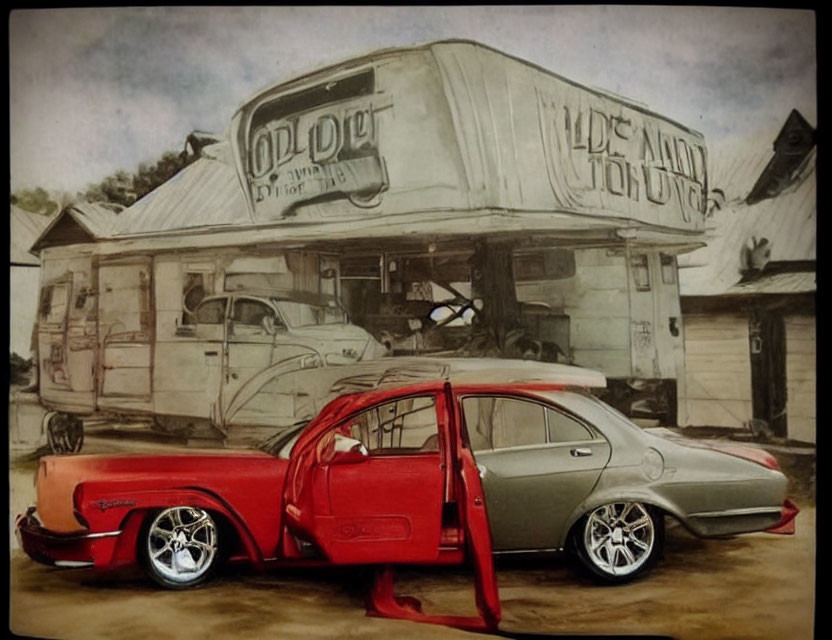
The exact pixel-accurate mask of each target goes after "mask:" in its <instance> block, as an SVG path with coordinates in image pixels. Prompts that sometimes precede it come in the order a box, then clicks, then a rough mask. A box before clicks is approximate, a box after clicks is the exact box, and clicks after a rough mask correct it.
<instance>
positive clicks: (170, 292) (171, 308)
mask: <svg viewBox="0 0 832 640" xmlns="http://www.w3.org/2000/svg"><path fill="white" fill-rule="evenodd" d="M153 263H154V265H153V267H154V280H153V284H154V302H155V304H156V340H157V342H164V341H167V340H171V339H173V338H174V337H175V335H176V321H177V319H179V318H180V317H181V316H182V264H181V259H180V258H179V257H178V256H157V257H156V258H154V260H153Z"/></svg>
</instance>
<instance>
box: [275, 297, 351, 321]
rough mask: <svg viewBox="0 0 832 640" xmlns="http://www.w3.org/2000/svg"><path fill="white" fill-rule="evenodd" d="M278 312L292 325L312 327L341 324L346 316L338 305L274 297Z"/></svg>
mask: <svg viewBox="0 0 832 640" xmlns="http://www.w3.org/2000/svg"><path fill="white" fill-rule="evenodd" d="M273 300H274V302H275V304H276V305H277V308H278V309H280V313H281V314H283V317H284V318H285V319H286V322H288V323H289V324H290V325H291V326H293V327H314V326H318V325H324V324H342V323H344V322H346V321H347V319H346V316H345V315H344V312H343V310H342V309H341V308H339V307H338V306H332V307H329V306H323V305H312V304H308V303H306V302H296V301H294V300H277V299H274V298H273Z"/></svg>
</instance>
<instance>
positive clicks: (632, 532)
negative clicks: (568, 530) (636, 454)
mask: <svg viewBox="0 0 832 640" xmlns="http://www.w3.org/2000/svg"><path fill="white" fill-rule="evenodd" d="M572 543H573V546H574V550H575V552H576V555H577V557H578V560H580V562H581V565H582V566H583V567H584V569H586V570H587V571H588V572H589V573H590V574H591V575H592V576H593V577H595V578H597V579H600V580H602V581H604V582H608V583H614V584H618V583H622V582H628V581H630V580H633V579H634V578H636V577H638V576H641V575H643V574H644V573H646V572H647V571H648V570H650V569H651V568H652V567H653V566H654V565H655V563H656V561H657V560H658V558H659V557H660V556H661V552H662V549H663V547H664V516H663V515H662V514H661V512H659V511H658V510H656V509H654V508H653V507H650V506H649V505H644V504H641V503H640V502H614V503H610V504H605V505H603V506H601V507H598V508H597V509H594V510H593V511H591V512H589V513H588V514H587V515H585V516H584V517H583V518H581V520H579V521H578V523H577V524H576V525H575V527H574V529H573V530H572Z"/></svg>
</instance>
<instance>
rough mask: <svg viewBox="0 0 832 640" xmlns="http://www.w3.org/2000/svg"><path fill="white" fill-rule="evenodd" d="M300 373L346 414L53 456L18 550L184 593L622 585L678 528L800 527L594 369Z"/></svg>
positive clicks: (736, 452) (779, 493)
mask: <svg viewBox="0 0 832 640" xmlns="http://www.w3.org/2000/svg"><path fill="white" fill-rule="evenodd" d="M304 373H306V375H308V379H309V380H312V379H314V380H316V381H318V384H319V385H322V386H321V390H320V393H319V395H320V396H321V397H322V398H324V397H334V399H331V400H329V402H328V403H327V404H326V405H325V406H324V407H323V408H322V409H321V410H320V411H319V412H318V413H317V415H316V416H315V417H314V418H313V419H312V420H311V421H308V422H307V421H304V422H302V423H301V424H298V425H297V426H295V427H294V428H290V429H288V430H285V431H284V432H282V433H281V434H277V435H275V436H274V437H272V438H270V439H269V440H268V441H267V442H265V443H264V444H263V445H262V449H261V450H260V451H213V452H193V453H183V454H179V455H120V456H103V455H75V456H64V457H47V458H44V459H42V460H41V462H40V467H39V470H38V476H37V493H38V498H37V508H36V509H35V507H32V508H30V510H29V512H28V513H27V514H26V515H25V516H22V517H21V518H20V519H19V520H18V524H17V529H18V531H19V534H20V536H21V540H22V546H23V548H24V549H25V551H26V552H27V553H28V554H29V555H30V556H31V557H32V558H33V559H35V560H38V561H40V562H45V563H47V564H53V565H57V566H73V567H78V566H92V567H95V568H97V569H114V568H117V567H123V566H127V565H133V564H136V563H139V564H141V565H142V566H143V567H144V568H145V569H146V571H147V573H148V574H149V576H150V577H151V578H153V579H154V580H155V581H156V582H158V583H159V584H161V585H163V586H165V587H171V588H184V587H190V586H194V585H197V584H199V583H201V582H203V581H204V580H206V579H207V578H208V577H209V576H210V575H211V574H212V572H213V571H214V570H215V569H216V567H217V566H218V565H219V564H220V563H221V562H225V561H232V562H233V561H241V562H251V563H253V564H254V565H256V566H258V567H267V566H270V565H272V566H280V565H289V564H293V565H298V564H300V565H302V564H320V563H322V562H323V563H329V564H334V565H341V564H388V563H389V564H400V563H418V564H459V563H461V562H463V561H464V559H465V558H466V556H467V554H470V553H472V548H473V549H474V550H475V552H476V553H479V554H480V557H485V556H483V554H485V555H486V556H487V557H488V558H490V557H491V553H492V552H494V553H511V552H527V551H544V550H563V549H569V550H572V551H573V552H574V553H575V554H576V555H577V557H578V558H579V559H580V561H581V563H582V564H583V566H584V567H585V569H586V570H588V571H589V572H591V573H592V574H593V575H594V576H596V577H598V578H600V579H602V580H604V581H608V582H623V581H626V580H630V579H632V578H634V577H636V576H639V575H641V574H643V573H644V572H646V571H647V570H648V569H649V568H650V567H651V566H652V565H654V563H655V562H656V560H657V559H658V558H659V556H660V554H661V551H662V545H663V540H664V520H665V518H666V517H670V518H674V519H676V520H678V521H679V522H681V523H682V524H683V525H684V526H685V527H686V528H687V529H689V530H690V531H691V532H693V533H694V534H696V535H698V536H705V537H707V536H724V535H733V534H738V533H744V532H750V531H763V530H769V531H773V532H780V533H784V532H793V530H794V523H793V520H794V517H795V514H796V513H797V509H796V508H795V507H794V505H792V504H791V502H789V501H788V500H787V499H786V488H787V480H786V477H785V476H784V475H783V474H782V473H781V472H780V471H779V470H778V465H777V461H776V460H775V459H774V458H773V457H772V456H771V455H769V454H767V453H765V452H763V451H761V450H759V449H754V448H743V447H739V446H734V445H730V446H722V445H710V446H703V445H701V444H699V443H697V442H694V441H690V440H686V439H684V438H679V437H675V436H674V437H662V436H661V435H657V434H656V433H652V432H649V431H647V430H643V429H641V428H639V427H638V426H636V425H634V424H633V423H632V422H630V421H629V420H628V419H627V418H625V417H624V416H623V415H621V414H619V413H618V412H616V411H615V410H613V409H611V408H610V407H608V406H607V405H605V404H604V403H602V402H601V401H599V400H598V399H596V398H595V397H593V396H592V395H591V394H589V393H588V392H587V391H586V389H587V388H589V387H598V386H603V385H604V382H605V379H604V377H603V375H602V374H600V373H597V372H594V371H589V370H585V369H578V368H574V367H569V366H566V365H558V364H546V363H538V362H526V361H507V360H489V359H477V360H473V359H472V360H465V359H447V360H437V359H431V358H392V359H382V360H377V361H370V362H366V363H358V364H356V365H347V366H343V367H337V368H331V369H316V370H313V371H308V372H299V373H298V374H292V375H293V377H294V378H298V377H300V379H301V383H302V381H303V375H304ZM471 540H476V541H478V542H477V543H476V545H474V547H472V546H471V545H470V544H469V543H470V541H471ZM488 562H489V563H490V560H489V561H488ZM495 588H496V587H495Z"/></svg>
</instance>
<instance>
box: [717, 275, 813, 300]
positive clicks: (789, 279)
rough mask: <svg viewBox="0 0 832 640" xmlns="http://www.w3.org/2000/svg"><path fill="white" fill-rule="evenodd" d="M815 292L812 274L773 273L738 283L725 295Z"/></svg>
mask: <svg viewBox="0 0 832 640" xmlns="http://www.w3.org/2000/svg"><path fill="white" fill-rule="evenodd" d="M815 290H817V284H816V275H815V273H814V272H805V271H804V272H798V273H774V274H771V275H763V276H761V277H760V278H758V279H756V280H751V281H749V282H739V283H737V284H735V285H734V286H733V287H731V288H730V289H728V290H727V291H726V292H725V293H726V294H727V295H750V294H771V293H812V292H814V291H815Z"/></svg>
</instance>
